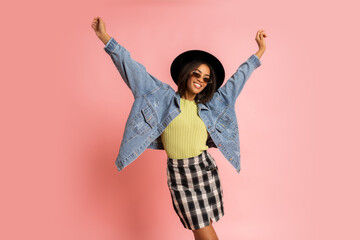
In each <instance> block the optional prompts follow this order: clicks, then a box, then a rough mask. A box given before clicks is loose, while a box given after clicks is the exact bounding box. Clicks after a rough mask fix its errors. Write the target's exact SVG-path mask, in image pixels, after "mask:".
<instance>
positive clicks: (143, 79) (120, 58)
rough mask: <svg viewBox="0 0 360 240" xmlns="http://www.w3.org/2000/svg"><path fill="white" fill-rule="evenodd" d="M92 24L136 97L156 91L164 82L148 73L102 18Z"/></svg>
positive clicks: (95, 19)
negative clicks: (110, 33) (113, 35)
mask: <svg viewBox="0 0 360 240" xmlns="http://www.w3.org/2000/svg"><path fill="white" fill-rule="evenodd" d="M92 26H93V28H94V30H95V32H96V35H97V36H98V37H99V39H100V40H101V41H102V42H103V43H104V44H105V47H104V50H105V51H106V53H108V54H109V55H110V57H111V59H112V61H113V62H114V64H115V66H116V68H117V69H118V71H119V73H120V75H121V77H122V79H123V80H124V82H125V83H126V85H127V86H128V87H129V88H130V90H131V92H132V93H133V95H134V97H135V98H136V97H140V96H141V95H143V94H145V93H147V92H151V91H154V89H156V88H159V87H161V86H162V85H163V84H164V83H163V82H161V81H160V80H158V79H157V78H155V77H154V76H152V75H151V74H150V73H148V72H147V71H146V68H145V67H144V66H143V65H142V64H140V63H139V62H137V61H135V60H134V59H133V58H132V57H131V55H130V53H129V51H128V50H127V49H125V48H124V47H123V46H121V45H120V44H119V43H118V42H117V41H116V40H115V39H114V38H113V37H110V36H109V34H107V33H106V30H105V24H104V23H103V21H102V20H101V18H94V22H93V25H92Z"/></svg>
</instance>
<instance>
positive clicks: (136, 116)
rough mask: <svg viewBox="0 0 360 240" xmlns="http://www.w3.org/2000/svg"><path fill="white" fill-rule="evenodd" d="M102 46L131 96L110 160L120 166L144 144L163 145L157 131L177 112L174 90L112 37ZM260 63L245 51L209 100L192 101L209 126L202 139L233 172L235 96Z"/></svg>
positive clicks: (236, 136)
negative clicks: (113, 157)
mask: <svg viewBox="0 0 360 240" xmlns="http://www.w3.org/2000/svg"><path fill="white" fill-rule="evenodd" d="M104 50H105V51H106V52H107V53H108V54H109V55H110V57H111V59H112V61H113V63H114V64H115V66H116V68H117V70H118V71H119V73H120V75H121V77H122V79H123V80H124V81H125V83H126V85H127V86H128V87H129V88H130V90H131V92H132V94H133V96H134V102H133V105H132V107H131V111H130V114H129V116H128V118H127V121H126V125H125V130H124V135H123V139H122V141H121V145H120V150H119V154H118V156H117V158H116V160H115V164H116V166H117V168H118V170H119V171H121V170H123V169H124V168H125V167H126V166H128V165H129V164H130V163H132V162H133V161H134V160H135V159H137V158H138V157H139V156H140V155H141V154H142V153H143V152H144V151H145V150H146V149H147V148H150V149H162V150H164V146H163V144H162V141H161V137H160V135H161V133H162V132H163V131H164V129H165V128H166V127H167V126H168V124H169V123H170V122H171V121H172V120H173V119H174V118H175V117H176V116H177V115H179V113H180V112H181V110H180V95H179V94H178V93H177V92H176V91H175V90H174V89H173V88H172V87H171V86H170V85H169V84H166V83H164V82H162V81H160V80H158V79H157V78H156V77H154V76H152V75H151V74H150V73H148V72H147V71H146V68H145V67H144V66H143V65H142V64H140V63H139V62H137V61H135V60H134V59H133V58H132V57H131V56H130V53H129V51H127V50H126V49H125V48H124V47H123V46H121V45H120V44H118V42H117V41H116V40H115V39H114V38H111V39H110V40H109V41H108V42H107V43H106V45H105V47H104ZM260 65H261V62H260V59H259V58H258V57H257V56H256V55H255V54H253V55H251V56H250V57H249V58H248V59H247V60H246V61H245V62H244V63H242V64H241V65H240V66H239V68H238V69H237V71H236V72H235V73H234V74H233V75H232V76H231V77H230V78H229V79H228V80H227V81H226V82H225V84H224V85H223V86H222V87H220V88H219V89H218V90H217V91H216V92H215V94H214V96H213V98H212V99H211V101H209V102H207V103H206V104H201V103H199V104H198V114H199V116H200V118H201V119H202V120H203V121H204V123H205V125H206V127H207V130H208V132H209V137H208V140H207V145H208V146H209V148H212V147H213V148H218V149H219V150H220V152H221V153H222V154H223V156H224V157H225V158H226V159H227V160H228V161H229V163H230V164H231V165H232V166H233V167H234V168H235V169H236V171H237V172H238V173H240V169H241V167H240V159H241V156H240V142H239V129H238V124H237V119H236V114H235V101H236V99H237V97H238V96H239V94H240V92H241V90H242V89H243V87H244V84H245V83H246V81H247V80H248V78H249V77H250V75H251V74H252V72H253V71H254V70H255V69H256V68H257V67H259V66H260Z"/></svg>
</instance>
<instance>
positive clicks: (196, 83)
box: [186, 64, 210, 99]
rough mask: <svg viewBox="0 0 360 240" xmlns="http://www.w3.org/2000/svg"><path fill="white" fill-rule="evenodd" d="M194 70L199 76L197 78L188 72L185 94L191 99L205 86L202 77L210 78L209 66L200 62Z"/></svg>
mask: <svg viewBox="0 0 360 240" xmlns="http://www.w3.org/2000/svg"><path fill="white" fill-rule="evenodd" d="M194 71H195V72H196V73H199V74H200V75H201V76H200V77H199V78H197V77H195V76H194V75H193V74H190V77H189V78H188V81H187V88H186V95H187V96H188V97H190V98H192V99H193V98H195V96H196V94H198V93H200V92H201V91H202V90H203V89H204V88H205V87H206V86H207V83H206V82H205V81H204V78H205V79H206V78H210V68H209V66H208V65H206V64H201V65H200V66H199V67H197V68H196V69H195V70H194Z"/></svg>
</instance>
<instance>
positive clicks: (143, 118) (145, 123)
mask: <svg viewBox="0 0 360 240" xmlns="http://www.w3.org/2000/svg"><path fill="white" fill-rule="evenodd" d="M156 124H157V115H156V112H155V110H154V109H153V108H152V107H151V106H150V105H149V104H147V105H146V106H145V107H144V108H142V109H141V111H140V113H138V114H137V115H136V116H135V117H134V119H133V120H132V121H131V126H132V130H133V131H134V132H136V133H137V134H140V135H144V134H145V133H147V132H148V131H149V130H150V129H152V128H154V127H156Z"/></svg>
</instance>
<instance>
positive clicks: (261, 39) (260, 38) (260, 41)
mask: <svg viewBox="0 0 360 240" xmlns="http://www.w3.org/2000/svg"><path fill="white" fill-rule="evenodd" d="M264 31H265V30H264V29H261V30H259V31H257V33H256V37H255V40H256V43H257V45H258V46H259V49H263V50H265V49H266V44H265V38H266V33H264Z"/></svg>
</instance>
